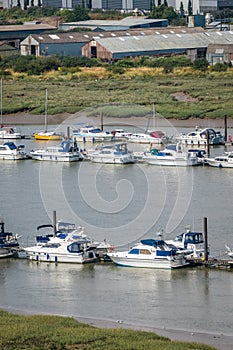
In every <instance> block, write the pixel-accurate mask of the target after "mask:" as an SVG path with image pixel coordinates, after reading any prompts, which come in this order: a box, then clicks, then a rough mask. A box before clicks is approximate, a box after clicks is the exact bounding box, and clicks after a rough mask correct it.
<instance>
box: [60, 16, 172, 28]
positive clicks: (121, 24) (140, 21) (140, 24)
mask: <svg viewBox="0 0 233 350" xmlns="http://www.w3.org/2000/svg"><path fill="white" fill-rule="evenodd" d="M167 26H168V20H167V19H150V18H146V17H126V18H123V19H121V20H87V21H79V22H72V23H61V24H60V26H59V28H60V29H61V30H72V29H74V28H89V29H92V30H96V31H101V30H103V31H104V30H105V31H106V30H107V31H114V30H129V29H137V28H161V27H167Z"/></svg>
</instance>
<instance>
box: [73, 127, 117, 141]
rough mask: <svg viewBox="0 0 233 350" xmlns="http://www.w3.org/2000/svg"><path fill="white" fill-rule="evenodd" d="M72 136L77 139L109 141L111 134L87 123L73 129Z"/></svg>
mask: <svg viewBox="0 0 233 350" xmlns="http://www.w3.org/2000/svg"><path fill="white" fill-rule="evenodd" d="M72 137H73V138H75V139H76V140H77V141H83V142H86V141H91V142H95V141H111V140H112V137H113V135H112V134H111V133H110V132H107V131H103V130H101V129H99V128H96V127H94V126H93V125H87V126H85V127H81V128H79V129H76V130H73V132H72Z"/></svg>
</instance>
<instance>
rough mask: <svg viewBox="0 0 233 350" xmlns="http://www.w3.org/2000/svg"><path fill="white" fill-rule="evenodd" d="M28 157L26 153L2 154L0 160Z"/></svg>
mask: <svg viewBox="0 0 233 350" xmlns="http://www.w3.org/2000/svg"><path fill="white" fill-rule="evenodd" d="M27 158H28V156H27V155H26V154H0V160H22V159H27Z"/></svg>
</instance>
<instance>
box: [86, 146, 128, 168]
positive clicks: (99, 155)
mask: <svg viewBox="0 0 233 350" xmlns="http://www.w3.org/2000/svg"><path fill="white" fill-rule="evenodd" d="M88 158H89V159H90V160H91V161H92V162H93V163H106V164H129V163H134V157H133V154H132V152H130V151H129V150H128V147H127V143H125V142H121V143H116V144H115V145H108V146H105V145H102V146H100V147H97V148H96V149H95V150H93V151H89V152H88Z"/></svg>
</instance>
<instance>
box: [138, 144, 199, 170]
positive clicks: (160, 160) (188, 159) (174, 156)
mask: <svg viewBox="0 0 233 350" xmlns="http://www.w3.org/2000/svg"><path fill="white" fill-rule="evenodd" d="M144 161H145V162H146V163H147V164H152V165H166V166H193V165H198V164H199V160H198V157H197V153H196V152H188V151H184V150H183V148H182V146H181V145H180V144H172V145H168V146H167V147H166V148H165V149H164V150H161V151H159V150H157V149H152V150H151V151H150V152H149V153H146V154H145V156H144Z"/></svg>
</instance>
